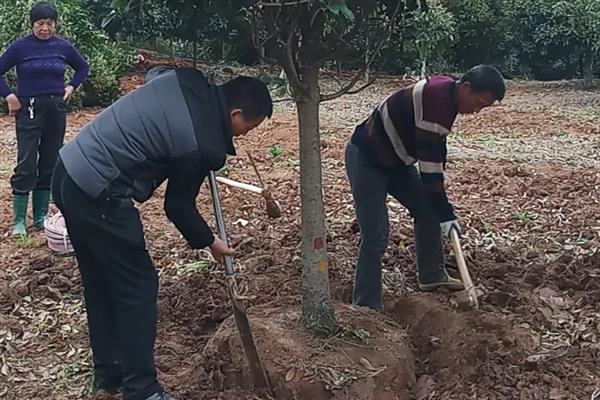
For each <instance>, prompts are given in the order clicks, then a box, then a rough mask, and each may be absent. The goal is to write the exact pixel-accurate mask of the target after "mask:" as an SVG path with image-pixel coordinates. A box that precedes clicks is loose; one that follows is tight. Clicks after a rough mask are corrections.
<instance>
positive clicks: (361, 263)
mask: <svg viewBox="0 0 600 400" xmlns="http://www.w3.org/2000/svg"><path fill="white" fill-rule="evenodd" d="M346 172H347V174H348V179H349V180H350V186H351V188H352V196H353V197H354V208H355V210H356V217H357V219H358V224H359V226H360V249H359V252H358V265H357V266H356V275H355V279H354V289H353V292H352V302H353V303H354V304H356V305H359V306H366V307H370V308H373V309H380V308H381V291H382V284H381V258H382V257H383V254H384V253H385V250H386V248H387V244H388V238H389V221H388V210H387V204H386V199H387V195H388V193H389V194H390V195H392V196H393V197H394V198H395V199H396V200H398V201H399V202H400V203H401V204H402V205H403V206H404V207H406V208H407V209H408V210H409V212H410V215H411V216H412V218H413V222H414V230H415V247H416V253H417V276H418V279H419V282H420V283H431V282H436V281H438V280H440V279H442V278H443V277H444V276H445V275H446V270H445V268H444V254H443V249H442V237H441V232H440V219H439V217H438V215H437V213H436V212H435V210H434V209H433V206H432V204H431V201H430V200H429V196H428V194H427V192H426V191H425V187H424V186H423V182H422V181H421V177H420V174H419V172H418V171H417V169H416V168H415V167H414V166H402V167H398V168H394V169H390V170H385V169H382V168H379V167H377V166H374V165H373V164H372V163H371V162H370V161H369V160H368V159H367V158H365V156H364V155H363V154H362V152H361V150H360V149H359V148H358V147H357V146H356V145H354V144H353V143H352V142H350V143H348V145H347V147H346Z"/></svg>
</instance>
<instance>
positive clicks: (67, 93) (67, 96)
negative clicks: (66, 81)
mask: <svg viewBox="0 0 600 400" xmlns="http://www.w3.org/2000/svg"><path fill="white" fill-rule="evenodd" d="M74 90H75V88H74V87H73V86H71V85H69V86H67V87H66V88H65V95H64V96H63V100H64V101H69V100H71V96H73V91H74Z"/></svg>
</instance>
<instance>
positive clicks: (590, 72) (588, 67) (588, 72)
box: [583, 52, 594, 86]
mask: <svg viewBox="0 0 600 400" xmlns="http://www.w3.org/2000/svg"><path fill="white" fill-rule="evenodd" d="M583 79H584V83H585V85H586V86H590V85H591V84H592V80H593V79H594V55H593V54H592V53H591V52H590V53H589V54H586V55H585V56H584V57H583Z"/></svg>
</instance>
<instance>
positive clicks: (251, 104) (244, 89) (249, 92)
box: [222, 76, 273, 119]
mask: <svg viewBox="0 0 600 400" xmlns="http://www.w3.org/2000/svg"><path fill="white" fill-rule="evenodd" d="M222 87H223V91H224V92H225V100H226V101H227V107H229V109H230V110H233V109H236V108H239V109H240V110H242V111H243V112H244V117H245V118H246V119H255V118H260V117H269V118H271V115H273V100H272V99H271V94H270V93H269V89H267V85H265V84H264V83H263V82H262V81H261V80H259V79H256V78H251V77H249V76H238V77H237V78H235V79H232V80H230V81H229V82H226V83H224V84H223V86H222Z"/></svg>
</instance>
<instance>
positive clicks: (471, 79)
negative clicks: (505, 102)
mask: <svg viewBox="0 0 600 400" xmlns="http://www.w3.org/2000/svg"><path fill="white" fill-rule="evenodd" d="M460 82H461V83H466V82H468V83H469V84H470V85H471V89H472V90H473V91H474V92H477V93H484V92H487V93H491V94H492V95H493V96H494V97H495V98H496V100H498V101H500V100H502V99H503V98H504V95H505V94H506V84H505V83H504V78H503V77H502V74H501V73H500V71H498V70H497V69H496V68H495V67H493V66H491V65H486V64H482V65H478V66H476V67H473V68H471V69H470V70H468V71H467V72H466V73H465V74H464V75H463V76H462V77H461V78H460Z"/></svg>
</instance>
